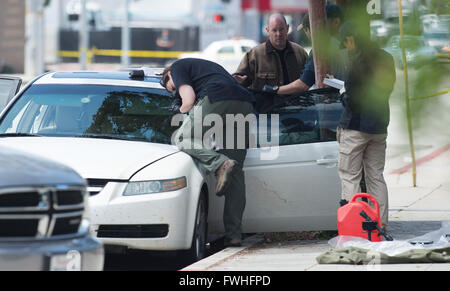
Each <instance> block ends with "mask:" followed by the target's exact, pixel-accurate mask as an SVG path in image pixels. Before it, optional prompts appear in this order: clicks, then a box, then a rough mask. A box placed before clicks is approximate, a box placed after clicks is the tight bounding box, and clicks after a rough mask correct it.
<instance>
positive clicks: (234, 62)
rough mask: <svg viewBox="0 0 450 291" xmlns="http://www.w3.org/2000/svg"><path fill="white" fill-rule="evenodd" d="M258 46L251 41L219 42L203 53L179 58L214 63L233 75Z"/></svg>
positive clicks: (182, 55)
mask: <svg viewBox="0 0 450 291" xmlns="http://www.w3.org/2000/svg"><path fill="white" fill-rule="evenodd" d="M257 45H258V43H257V42H256V41H254V40H251V39H229V40H219V41H215V42H212V43H211V44H210V45H208V46H207V47H206V48H205V49H204V50H203V51H202V52H199V53H184V54H181V55H180V57H179V58H180V59H183V58H198V59H205V60H209V61H213V62H215V63H218V64H219V65H221V66H222V67H224V68H225V70H227V71H228V72H229V73H230V74H233V73H234V72H236V70H237V68H238V66H239V64H240V63H241V60H242V58H243V57H244V55H245V54H246V53H247V52H248V51H249V50H251V49H252V48H253V47H255V46H257Z"/></svg>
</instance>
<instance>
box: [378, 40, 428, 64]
mask: <svg viewBox="0 0 450 291" xmlns="http://www.w3.org/2000/svg"><path fill="white" fill-rule="evenodd" d="M400 40H401V38H400V36H399V35H395V36H393V37H391V38H390V39H389V41H388V43H387V45H386V47H385V48H384V49H385V50H386V51H387V52H388V53H390V54H391V55H392V56H393V57H394V61H395V64H396V66H397V67H398V68H400V69H402V68H403V60H402V49H401V43H400ZM404 44H405V54H406V63H407V65H408V66H412V67H413V68H415V69H417V68H419V67H421V66H423V65H426V64H431V63H433V62H435V61H436V60H437V55H436V54H437V51H436V49H435V48H434V47H431V46H428V45H427V44H426V42H425V39H424V38H423V37H421V36H412V35H405V36H404Z"/></svg>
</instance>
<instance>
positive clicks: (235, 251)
mask: <svg viewBox="0 0 450 291" xmlns="http://www.w3.org/2000/svg"><path fill="white" fill-rule="evenodd" d="M263 240H264V238H263V235H262V234H256V235H253V236H251V237H248V238H246V239H244V240H243V241H242V247H230V248H226V249H224V250H222V251H220V252H218V253H215V254H214V255H211V256H209V257H207V258H205V259H203V260H201V261H198V262H196V263H194V264H192V265H190V266H187V267H185V268H184V269H182V270H181V271H208V270H210V269H212V268H213V267H214V266H218V265H220V264H222V263H223V262H226V261H228V260H232V259H233V257H236V256H238V255H239V254H240V253H242V252H243V251H245V250H247V249H249V248H251V247H252V246H254V245H256V244H258V243H260V242H262V241H263Z"/></svg>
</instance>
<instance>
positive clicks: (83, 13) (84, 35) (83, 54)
mask: <svg viewBox="0 0 450 291" xmlns="http://www.w3.org/2000/svg"><path fill="white" fill-rule="evenodd" d="M86 1H87V0H81V1H80V5H81V7H80V8H81V9H80V31H79V35H80V47H79V51H80V58H79V62H80V67H81V70H87V52H88V44H89V30H88V23H87V9H86Z"/></svg>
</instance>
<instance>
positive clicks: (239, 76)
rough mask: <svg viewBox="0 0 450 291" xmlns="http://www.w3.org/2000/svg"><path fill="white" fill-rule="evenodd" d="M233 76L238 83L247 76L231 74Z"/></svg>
mask: <svg viewBox="0 0 450 291" xmlns="http://www.w3.org/2000/svg"><path fill="white" fill-rule="evenodd" d="M233 78H234V79H235V80H236V81H237V82H238V83H243V82H244V81H245V80H247V78H248V76H246V75H233Z"/></svg>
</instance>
